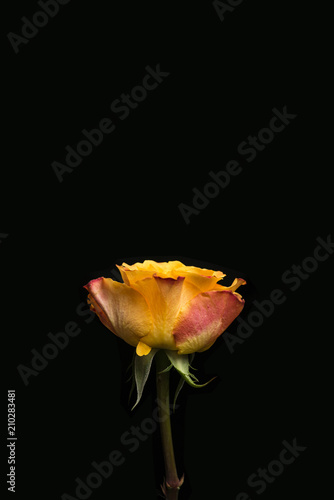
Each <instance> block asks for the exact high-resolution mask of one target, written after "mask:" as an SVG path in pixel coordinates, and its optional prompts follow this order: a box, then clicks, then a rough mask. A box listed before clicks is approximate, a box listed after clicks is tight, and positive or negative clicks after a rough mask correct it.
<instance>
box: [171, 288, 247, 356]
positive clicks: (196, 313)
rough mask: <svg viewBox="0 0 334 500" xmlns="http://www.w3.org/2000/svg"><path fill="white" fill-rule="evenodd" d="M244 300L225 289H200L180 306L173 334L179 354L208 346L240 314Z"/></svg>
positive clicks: (201, 349) (204, 348) (200, 349)
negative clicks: (199, 291) (204, 290)
mask: <svg viewBox="0 0 334 500" xmlns="http://www.w3.org/2000/svg"><path fill="white" fill-rule="evenodd" d="M243 307H244V300H243V299H241V298H240V295H239V294H237V293H233V292H231V291H226V290H222V291H220V290H211V291H209V292H204V293H201V294H199V295H197V296H196V297H194V298H193V299H192V300H191V301H189V302H188V303H187V304H185V306H183V307H182V309H181V311H180V313H179V315H178V318H177V320H176V323H175V327H174V330H173V335H174V338H175V343H176V347H177V348H178V353H179V354H190V353H192V352H197V351H203V350H206V349H208V348H209V347H210V346H211V345H212V344H213V343H214V342H215V340H216V339H217V338H218V337H219V336H220V335H221V334H222V333H223V332H224V330H226V328H227V327H228V326H229V325H230V324H231V323H232V321H233V320H234V319H235V318H236V317H237V316H238V315H239V314H240V312H241V311H242V309H243Z"/></svg>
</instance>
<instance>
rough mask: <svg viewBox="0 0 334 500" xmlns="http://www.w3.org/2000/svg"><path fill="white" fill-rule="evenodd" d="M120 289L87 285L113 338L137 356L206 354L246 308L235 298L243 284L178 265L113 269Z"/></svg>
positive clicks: (100, 281)
mask: <svg viewBox="0 0 334 500" xmlns="http://www.w3.org/2000/svg"><path fill="white" fill-rule="evenodd" d="M117 267H118V269H119V270H120V273H121V275H122V278H123V281H124V283H119V282H118V281H113V280H112V279H111V278H104V277H101V278H97V279H93V280H91V281H90V282H89V283H87V285H85V288H86V289H87V290H88V292H89V295H88V303H89V304H90V308H91V309H92V311H94V312H95V313H96V314H97V315H98V317H99V319H100V320H101V322H102V323H103V324H104V325H105V326H106V327H107V328H109V330H111V331H112V332H113V333H114V334H115V335H117V336H118V337H120V338H122V339H123V340H125V342H127V343H128V344H130V345H132V346H135V347H136V353H137V354H138V355H139V356H143V355H147V354H148V353H149V352H150V351H151V349H168V350H172V351H177V353H178V354H190V353H194V352H202V351H206V350H207V349H209V347H211V346H212V344H213V343H214V342H215V340H216V339H217V338H218V337H219V336H220V335H221V334H222V333H223V332H224V330H226V328H227V327H228V326H229V325H230V324H231V323H232V321H233V320H234V319H235V318H236V317H237V316H238V315H239V314H240V312H241V311H242V309H243V307H244V302H245V301H244V300H243V299H242V297H241V295H240V294H239V293H237V292H236V289H237V288H238V287H239V286H240V285H244V284H246V282H245V280H243V279H242V278H236V279H235V280H234V281H233V283H232V285H231V286H228V287H226V286H222V285H220V284H218V281H220V280H221V279H222V278H223V277H224V276H226V275H225V274H224V273H222V272H221V271H211V270H208V269H201V268H198V267H193V266H185V265H184V264H182V262H179V261H170V262H155V261H152V260H145V261H144V262H143V263H136V264H133V265H127V264H125V263H123V264H122V265H121V266H117Z"/></svg>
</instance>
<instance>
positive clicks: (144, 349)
mask: <svg viewBox="0 0 334 500" xmlns="http://www.w3.org/2000/svg"><path fill="white" fill-rule="evenodd" d="M151 349H152V347H150V346H148V345H146V344H144V342H141V341H139V342H138V344H137V347H136V353H137V354H138V356H146V354H148V353H149V352H151Z"/></svg>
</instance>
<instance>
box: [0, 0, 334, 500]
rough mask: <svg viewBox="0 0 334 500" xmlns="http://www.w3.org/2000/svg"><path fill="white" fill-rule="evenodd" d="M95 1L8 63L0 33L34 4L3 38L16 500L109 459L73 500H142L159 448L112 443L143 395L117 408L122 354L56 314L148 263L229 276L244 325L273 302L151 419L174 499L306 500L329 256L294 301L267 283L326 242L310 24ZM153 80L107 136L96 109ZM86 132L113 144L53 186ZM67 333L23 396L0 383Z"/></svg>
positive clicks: (70, 485)
mask: <svg viewBox="0 0 334 500" xmlns="http://www.w3.org/2000/svg"><path fill="white" fill-rule="evenodd" d="M8 3H9V2H8ZM106 4H107V2H102V1H97V2H94V3H92V2H86V3H84V2H82V3H79V2H76V1H74V0H72V1H71V2H69V3H68V4H67V5H63V6H61V7H60V9H59V12H58V14H57V15H56V16H55V17H54V18H53V19H51V20H49V22H48V24H47V25H46V26H45V27H41V28H40V29H39V32H38V33H37V34H36V35H35V36H34V37H32V38H31V39H30V40H29V42H28V43H27V44H21V45H20V46H19V52H18V53H17V54H16V53H15V52H14V50H13V47H12V46H11V44H10V41H9V40H8V39H7V33H9V32H14V33H16V34H21V29H22V24H23V21H22V20H21V17H22V16H26V17H27V18H28V19H32V17H33V15H34V14H35V12H36V11H38V10H40V7H39V6H38V4H37V2H32V1H29V2H26V1H25V2H23V1H15V2H14V3H13V2H12V3H11V5H10V10H9V6H8V11H7V15H6V18H5V26H4V28H3V41H4V48H5V59H4V63H3V64H4V76H3V101H4V104H5V108H6V111H5V114H4V125H5V127H4V133H3V138H4V145H3V167H2V180H1V207H0V208H1V214H2V217H1V226H0V232H1V233H2V235H3V236H2V239H1V244H0V253H1V284H2V287H1V288H2V294H3V298H2V310H3V312H2V316H3V320H4V327H3V329H2V337H3V339H5V348H4V351H3V359H4V360H5V361H6V362H5V365H6V379H7V383H6V386H7V387H6V389H15V390H16V412H17V416H16V418H17V438H18V439H17V443H16V458H17V463H16V473H17V480H16V490H17V493H16V497H17V498H20V499H21V498H30V497H32V498H35V499H43V500H44V499H46V498H48V499H50V500H53V499H55V500H56V499H60V498H61V496H62V495H63V494H64V493H67V494H69V495H72V496H73V497H75V479H76V478H77V477H80V478H81V479H82V480H85V479H86V477H87V475H88V474H90V473H91V472H92V471H93V469H92V466H91V463H92V462H93V461H96V462H101V461H103V460H106V459H107V457H108V455H109V453H110V452H111V451H112V450H114V449H118V450H120V451H121V452H122V454H123V455H124V456H125V458H126V460H125V462H124V464H122V465H121V466H119V467H116V468H115V469H114V471H113V473H112V475H111V477H110V478H108V479H105V480H104V481H103V484H102V485H101V486H100V487H99V488H98V489H96V490H94V491H93V493H92V495H91V496H90V498H92V499H93V498H94V499H99V498H101V499H102V498H103V499H105V498H141V497H145V498H147V499H148V498H152V499H153V498H157V497H158V496H157V495H158V491H159V484H160V483H161V482H162V477H163V465H162V462H161V457H160V453H161V450H160V441H159V432H158V431H157V432H155V433H154V434H153V435H151V436H149V437H148V439H147V440H146V441H145V442H142V443H141V444H140V446H139V448H138V450H136V451H135V452H133V453H130V451H129V448H128V447H126V446H124V445H123V444H121V443H120V436H121V435H122V434H123V433H124V432H125V431H128V430H129V429H130V428H131V426H132V425H135V426H136V425H140V424H141V422H142V421H143V419H145V418H148V417H150V416H151V415H152V412H153V410H154V408H155V402H154V398H155V396H154V390H155V389H154V377H153V376H151V379H150V381H149V382H148V385H147V387H146V388H145V392H144V396H143V399H142V402H141V403H140V405H139V406H138V407H137V408H136V409H135V410H134V411H133V412H131V411H130V406H131V405H129V404H128V403H127V395H128V392H129V390H130V384H129V383H126V382H125V380H126V373H125V372H126V367H127V365H128V364H129V363H130V361H131V356H132V348H131V347H130V346H127V345H126V344H123V343H122V342H121V341H120V340H119V339H117V338H116V337H114V336H113V335H112V334H111V333H109V332H108V331H107V330H106V329H105V328H104V327H103V325H102V324H100V322H99V321H98V320H97V319H95V320H94V321H92V322H89V323H88V322H87V321H88V319H89V316H88V315H86V316H80V315H79V314H78V312H77V307H78V306H79V305H80V304H81V303H83V302H85V301H86V295H87V294H86V291H85V290H84V289H83V285H84V284H85V283H87V282H88V281H89V280H90V279H92V278H95V277H98V276H101V275H104V276H108V277H114V276H113V275H112V274H111V271H112V269H115V267H114V266H115V263H118V264H120V263H122V262H123V261H126V262H128V263H134V262H136V261H142V260H144V259H147V258H153V259H155V260H160V261H164V260H173V259H178V260H182V261H183V262H184V263H186V264H192V263H195V264H198V265H205V264H207V266H206V267H208V266H210V267H213V268H214V269H221V270H223V271H225V272H226V273H227V277H226V278H225V280H226V283H227V284H229V283H230V282H231V281H232V280H233V278H234V277H237V276H238V277H244V278H245V279H246V280H247V286H245V287H243V288H242V290H240V291H241V293H242V295H243V297H244V298H245V299H246V307H245V309H244V311H243V313H242V318H244V319H245V320H246V319H247V316H248V314H249V311H252V310H253V309H254V305H252V302H253V300H258V301H262V300H264V299H268V297H269V295H270V293H271V291H272V290H273V289H275V288H278V289H281V290H282V291H283V292H284V295H285V296H286V301H285V302H284V304H282V305H280V306H277V307H276V308H275V311H274V313H273V314H272V316H271V317H270V318H268V319H266V320H265V321H264V323H263V325H262V326H260V327H258V328H254V333H253V334H252V335H251V336H250V337H249V338H248V339H246V340H245V341H244V342H243V344H238V345H235V352H234V353H233V354H232V353H231V352H230V350H229V349H228V347H227V344H226V342H224V337H222V338H220V339H219V340H218V341H217V342H216V344H215V345H214V346H213V347H212V348H211V349H210V350H209V351H208V352H206V353H203V354H198V355H197V356H196V358H195V361H194V365H195V367H196V368H198V372H197V373H198V378H199V379H200V381H204V380H207V379H208V378H211V377H212V376H215V375H217V376H218V378H217V379H216V380H215V381H214V382H212V384H210V385H209V386H208V387H206V388H204V389H200V390H195V389H190V388H188V387H187V388H185V389H184V390H183V392H182V393H181V395H180V398H179V401H178V403H179V405H180V407H179V408H178V409H177V411H176V414H175V415H174V416H173V417H172V423H173V427H174V433H175V441H176V444H175V446H176V458H177V464H178V469H179V471H180V473H182V472H185V477H186V480H185V484H184V486H183V487H182V490H181V493H180V500H181V499H184V500H185V499H187V498H188V499H192V500H198V499H201V498H203V497H205V498H215V499H219V498H222V499H223V498H224V499H231V500H234V499H235V498H237V495H238V493H240V492H242V491H245V492H247V493H248V494H249V498H251V499H254V498H257V497H258V496H261V498H264V499H282V498H303V497H304V495H306V493H309V492H310V491H311V490H312V491H314V492H315V497H316V498H318V497H319V498H320V497H321V495H320V493H319V492H320V488H321V487H322V486H323V479H321V480H319V478H318V479H317V474H316V472H315V470H316V465H319V463H320V464H321V463H322V461H323V460H324V455H323V451H319V450H318V444H319V443H321V442H322V438H321V435H322V433H324V431H323V426H322V424H321V425H320V424H319V422H320V421H322V418H323V415H324V412H325V410H324V407H323V402H324V401H326V397H327V392H326V390H324V384H325V380H326V378H325V376H326V374H325V373H324V372H323V368H324V367H325V364H324V362H323V356H324V351H326V344H327V342H328V340H327V339H328V334H329V331H330V330H331V325H330V322H329V321H328V316H329V315H328V310H329V307H330V295H329V294H328V282H329V278H328V277H329V276H330V269H333V268H332V267H331V266H332V259H333V257H329V258H328V260H326V261H324V262H320V263H319V267H318V269H317V270H316V271H315V272H314V273H311V274H310V276H309V277H308V278H307V279H301V281H300V286H299V288H298V290H296V291H292V290H291V286H292V285H291V284H290V285H287V284H284V283H283V282H282V274H283V273H284V272H285V271H287V270H288V269H290V268H291V266H292V265H293V264H296V265H299V264H301V263H302V261H303V259H304V258H306V257H310V256H312V255H313V251H314V248H315V247H316V246H317V244H318V243H317V241H316V239H317V238H318V237H321V238H323V239H325V240H326V238H327V235H328V234H330V230H331V228H330V220H331V219H330V213H331V210H330V201H331V200H330V189H329V187H330V186H329V184H330V180H329V177H328V165H327V163H326V162H325V161H324V159H323V157H322V155H323V153H324V152H326V149H328V144H329V143H328V141H327V139H326V124H325V121H324V119H323V118H321V112H322V111H323V110H324V109H325V108H324V106H325V101H326V100H325V97H324V90H325V89H324V88H323V84H324V82H325V81H326V69H325V68H326V65H323V63H322V59H321V56H322V50H321V39H320V44H319V45H318V48H317V46H316V45H314V42H315V40H314V39H315V35H314V31H312V30H311V31H310V22H312V23H313V24H312V26H313V27H314V28H316V27H317V26H318V25H319V23H320V24H321V17H322V15H323V14H322V13H320V12H319V11H317V12H314V11H310V10H308V11H307V12H306V11H305V10H304V7H303V6H302V7H300V8H299V7H297V6H296V4H294V6H291V3H289V2H278V1H274V2H264V1H259V2H250V1H248V0H245V1H244V2H242V3H241V4H240V5H239V6H238V7H235V9H234V10H233V12H227V13H226V15H225V18H224V20H223V21H221V20H220V19H219V16H218V13H217V12H216V11H215V9H214V7H213V5H212V3H211V2H210V1H209V2H203V1H202V2H198V3H196V4H195V5H193V4H192V3H190V2H187V3H186V5H182V6H180V5H176V4H175V5H169V4H166V3H165V4H157V2H134V3H131V4H130V3H128V2H126V3H125V4H124V5H123V6H121V7H119V6H118V7H116V6H110V5H108V6H107V5H106ZM319 47H320V49H319ZM157 65H160V68H161V71H163V72H167V73H169V76H168V77H166V78H165V79H164V81H163V82H162V83H161V84H159V86H158V87H157V89H155V90H152V91H150V92H149V93H148V96H147V98H146V99H145V100H144V101H143V102H141V103H139V105H138V107H137V109H134V110H132V111H131V113H130V115H129V117H127V118H126V119H125V120H120V118H119V116H116V115H115V114H113V113H112V111H111V110H110V105H111V103H112V101H114V100H115V99H117V98H119V96H120V95H121V94H122V93H130V92H131V90H132V88H133V87H135V86H137V85H140V84H141V82H142V79H143V77H144V76H145V74H146V69H145V68H146V67H147V66H150V67H151V68H156V66H157ZM285 106H286V108H287V110H288V112H289V113H291V114H295V115H297V117H296V118H295V119H293V120H291V123H290V124H289V125H288V126H286V128H285V129H284V131H282V132H281V133H277V134H276V135H275V137H274V139H273V140H272V142H271V143H270V144H268V145H267V146H266V148H265V149H264V150H263V151H261V152H259V153H258V154H257V157H256V158H255V159H254V160H253V161H252V162H249V163H248V162H247V161H246V157H245V156H244V157H242V156H241V155H240V154H239V153H238V146H239V144H240V143H241V142H242V141H244V140H247V137H248V136H249V135H257V133H258V132H259V130H261V129H262V128H263V127H267V126H268V124H269V122H270V119H271V117H272V116H273V111H272V109H273V108H277V109H278V110H280V111H282V110H283V108H284V107H285ZM326 109H327V108H326ZM107 117H108V118H111V119H112V120H113V121H114V123H115V125H116V129H115V131H114V132H112V133H111V134H110V135H106V136H105V137H104V140H103V142H102V144H101V145H99V146H97V147H95V148H94V150H93V151H92V153H91V154H90V155H89V156H87V157H86V158H84V159H83V161H82V162H81V164H80V165H79V166H78V167H76V168H75V169H74V170H73V172H72V173H69V174H66V173H65V174H64V177H63V182H61V183H60V182H59V181H58V179H57V177H56V175H55V172H54V170H53V169H52V167H51V164H52V162H54V161H58V162H61V163H64V161H65V154H66V152H65V147H66V146H67V145H70V146H72V147H75V145H76V144H77V143H78V142H79V141H80V140H82V139H83V137H82V133H81V130H82V129H84V128H86V129H88V130H91V129H93V128H96V127H97V125H98V123H99V121H100V120H101V119H102V118H107ZM232 159H233V160H234V159H236V160H238V161H239V163H240V165H241V166H242V168H243V171H242V173H241V174H240V175H238V176H236V177H235V178H232V179H231V182H230V185H229V186H228V187H227V188H226V189H224V190H221V191H220V193H219V195H218V196H216V197H215V198H214V199H212V200H210V202H209V204H208V206H207V207H206V208H204V209H203V210H202V211H200V213H199V214H197V215H192V216H191V218H190V223H189V224H186V223H185V221H184V219H183V217H182V215H181V213H180V210H179V208H178V205H179V204H180V203H186V204H188V205H191V204H192V198H193V196H194V195H193V192H192V189H193V188H194V187H197V188H198V189H199V190H200V191H202V192H203V189H204V186H205V184H206V183H207V182H208V181H209V180H210V178H209V172H210V171H211V170H212V171H214V172H218V171H220V170H222V169H224V168H225V165H226V163H227V162H228V161H229V160H232ZM4 235H7V236H6V237H5V236H4ZM326 287H327V288H326ZM69 321H75V322H76V323H77V324H78V325H79V327H80V329H81V333H80V335H78V336H77V337H75V338H72V339H71V340H70V342H69V345H68V346H67V347H66V348H65V349H64V350H63V351H60V352H59V354H58V355H57V356H56V357H55V359H53V360H50V361H49V364H48V366H46V368H45V369H43V370H41V371H40V373H39V374H38V375H36V376H35V375H32V376H30V377H29V379H28V385H27V386H26V385H25V384H24V383H23V380H22V377H20V375H19V373H18V370H17V366H18V365H20V364H23V365H25V366H28V367H29V366H31V358H32V354H31V349H37V351H39V352H41V351H42V349H43V347H44V346H45V345H46V344H47V343H49V339H48V337H47V334H48V333H49V332H52V333H54V334H55V333H57V332H60V331H64V327H65V325H66V324H67V323H68V322H69ZM236 329H237V323H235V324H233V325H231V327H230V328H229V332H230V333H232V334H236ZM5 398H6V391H5V392H4V393H3V399H4V400H5ZM4 404H6V401H4ZM5 414H6V410H5V409H4V415H5ZM319 417H321V420H319ZM5 425H6V424H5V422H4V428H5ZM324 435H325V433H324ZM325 436H326V435H325ZM295 438H296V439H297V443H298V444H300V445H302V446H306V447H307V449H306V450H305V451H304V452H302V453H301V455H300V457H298V458H297V459H296V461H295V463H293V464H291V465H289V466H286V468H285V470H284V472H283V473H282V474H281V476H279V477H277V478H276V480H275V481H274V482H273V483H272V484H270V485H268V487H267V488H266V491H265V492H264V493H263V494H261V495H258V494H257V493H256V491H255V489H254V488H253V489H252V488H250V487H249V486H247V478H248V477H249V476H250V475H251V474H252V473H254V472H256V471H257V469H258V468H259V467H261V466H262V467H266V466H267V465H268V463H270V462H271V461H272V460H273V459H276V458H277V457H278V455H279V453H280V451H281V449H282V448H283V445H282V441H283V440H287V441H289V442H291V443H292V441H293V440H294V439H295ZM4 447H5V445H4ZM7 468H8V466H7V464H6V465H5V468H4V470H7ZM204 495H205V496H204Z"/></svg>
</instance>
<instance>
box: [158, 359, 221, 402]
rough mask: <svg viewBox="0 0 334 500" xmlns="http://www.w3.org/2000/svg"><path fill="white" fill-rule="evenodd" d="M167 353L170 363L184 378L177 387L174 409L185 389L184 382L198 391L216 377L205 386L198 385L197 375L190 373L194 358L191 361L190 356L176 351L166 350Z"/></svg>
mask: <svg viewBox="0 0 334 500" xmlns="http://www.w3.org/2000/svg"><path fill="white" fill-rule="evenodd" d="M165 353H166V355H167V357H168V359H169V361H170V362H171V363H172V365H173V366H174V368H175V369H176V370H177V371H178V372H179V374H180V375H181V377H182V379H181V380H180V382H179V384H178V386H177V389H176V393H175V397H174V404H173V405H174V407H175V402H176V398H177V396H178V395H179V393H180V391H181V389H182V387H183V384H184V382H187V384H189V385H190V386H191V387H195V388H196V389H199V388H201V387H205V386H206V385H208V384H209V383H210V382H212V380H214V379H215V378H216V377H213V378H212V379H211V380H209V381H208V382H205V384H196V382H198V379H197V378H196V377H195V375H193V374H192V373H190V371H189V367H190V363H192V361H193V359H194V356H193V355H191V359H190V360H189V357H188V354H177V352H176V351H170V350H165Z"/></svg>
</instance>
